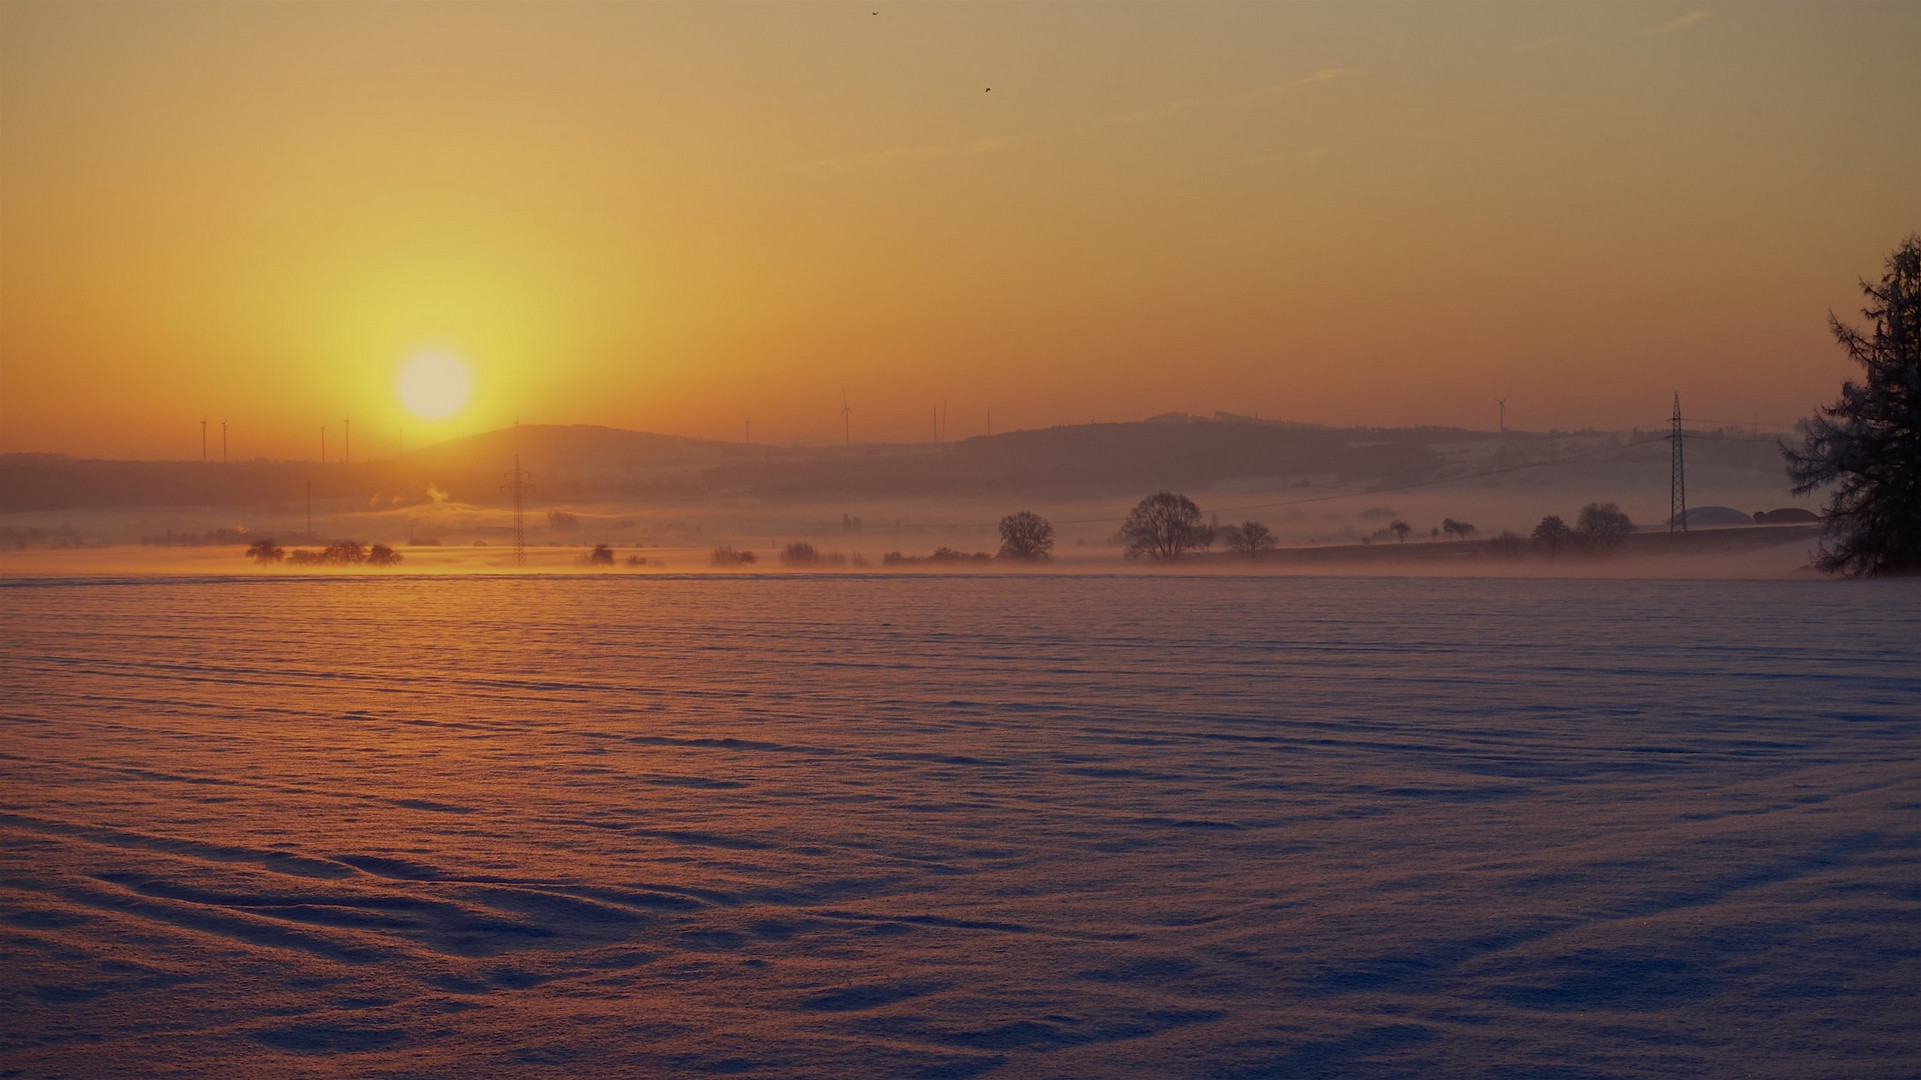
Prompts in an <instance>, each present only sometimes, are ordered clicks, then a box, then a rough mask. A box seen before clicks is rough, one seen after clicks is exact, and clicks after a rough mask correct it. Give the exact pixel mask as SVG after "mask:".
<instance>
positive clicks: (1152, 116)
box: [1107, 68, 1355, 124]
mask: <svg viewBox="0 0 1921 1080" xmlns="http://www.w3.org/2000/svg"><path fill="white" fill-rule="evenodd" d="M1354 72H1355V69H1354V68H1322V69H1321V70H1319V71H1317V72H1315V73H1314V74H1312V75H1304V76H1302V77H1301V78H1298V79H1289V80H1288V81H1286V82H1279V83H1271V84H1269V85H1267V86H1261V87H1256V88H1255V89H1253V90H1247V91H1243V92H1241V93H1238V94H1224V95H1221V96H1219V97H1184V98H1179V99H1177V100H1174V101H1170V102H1168V103H1167V104H1165V105H1158V106H1155V107H1154V108H1152V109H1142V110H1140V111H1139V112H1129V113H1116V114H1114V115H1113V116H1110V117H1108V118H1107V122H1108V123H1111V124H1146V123H1152V122H1154V121H1157V120H1167V119H1169V118H1171V117H1174V116H1178V115H1180V114H1181V113H1184V112H1186V111H1188V110H1189V109H1199V108H1212V107H1216V106H1222V105H1240V104H1244V103H1247V102H1253V101H1262V100H1265V99H1267V98H1272V97H1277V96H1279V95H1281V94H1285V93H1287V92H1288V91H1289V90H1293V89H1295V88H1296V87H1301V86H1308V85H1310V84H1313V83H1323V82H1328V81H1330V80H1333V79H1338V78H1340V77H1341V76H1343V75H1352V74H1354Z"/></svg>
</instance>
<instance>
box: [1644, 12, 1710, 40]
mask: <svg viewBox="0 0 1921 1080" xmlns="http://www.w3.org/2000/svg"><path fill="white" fill-rule="evenodd" d="M1712 14H1714V13H1713V12H1711V11H1690V12H1688V13H1687V14H1686V15H1683V16H1681V17H1680V18H1678V19H1676V20H1674V21H1673V22H1671V23H1664V24H1663V25H1660V26H1657V27H1655V28H1654V29H1652V30H1649V31H1648V32H1647V36H1648V37H1653V36H1654V35H1656V34H1672V33H1674V32H1675V31H1676V30H1685V29H1687V28H1688V27H1690V26H1693V25H1694V24H1695V23H1698V22H1700V21H1701V20H1702V19H1705V18H1707V17H1708V16H1709V15H1712Z"/></svg>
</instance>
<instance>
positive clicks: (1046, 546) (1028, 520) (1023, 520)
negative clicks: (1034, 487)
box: [1000, 510, 1054, 562]
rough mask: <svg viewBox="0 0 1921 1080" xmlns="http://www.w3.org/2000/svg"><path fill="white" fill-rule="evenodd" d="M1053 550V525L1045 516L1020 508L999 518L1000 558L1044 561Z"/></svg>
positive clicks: (1050, 556)
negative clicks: (1019, 510)
mask: <svg viewBox="0 0 1921 1080" xmlns="http://www.w3.org/2000/svg"><path fill="white" fill-rule="evenodd" d="M1053 552H1054V526H1053V525H1052V524H1050V523H1049V522H1048V520H1047V519H1046V518H1044V517H1042V516H1040V515H1039V514H1036V513H1034V512H1033V511H1031V510H1022V511H1021V512H1019V513H1017V514H1009V515H1007V516H1006V517H1004V518H1002V519H1001V550H1000V557H1001V558H1003V559H1019V560H1023V561H1027V562H1045V561H1047V560H1049V559H1052V558H1053V557H1054V554H1053Z"/></svg>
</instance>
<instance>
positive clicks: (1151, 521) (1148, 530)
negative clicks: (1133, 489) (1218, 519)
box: [1121, 491, 1214, 562]
mask: <svg viewBox="0 0 1921 1080" xmlns="http://www.w3.org/2000/svg"><path fill="white" fill-rule="evenodd" d="M1121 535H1122V536H1124V537H1126V538H1127V557H1128V558H1130V559H1138V558H1140V557H1141V556H1143V555H1145V556H1147V557H1148V558H1150V559H1154V560H1155V561H1157V562H1172V561H1174V560H1176V559H1179V558H1180V557H1181V556H1182V555H1184V554H1186V553H1187V552H1189V551H1199V550H1204V549H1205V548H1206V547H1207V546H1208V545H1209V544H1211V543H1213V542H1214V530H1213V529H1212V528H1210V527H1208V525H1207V524H1206V523H1205V522H1203V521H1202V520H1201V509H1200V507H1198V506H1195V505H1194V500H1192V499H1190V498H1188V497H1187V496H1185V495H1176V494H1174V493H1173V492H1171V491H1162V492H1157V493H1155V494H1153V495H1149V496H1148V497H1147V498H1145V499H1142V500H1141V501H1140V502H1139V503H1138V504H1136V505H1135V507H1134V509H1133V510H1132V511H1130V512H1129V513H1128V515H1127V521H1126V522H1125V523H1124V524H1123V525H1121Z"/></svg>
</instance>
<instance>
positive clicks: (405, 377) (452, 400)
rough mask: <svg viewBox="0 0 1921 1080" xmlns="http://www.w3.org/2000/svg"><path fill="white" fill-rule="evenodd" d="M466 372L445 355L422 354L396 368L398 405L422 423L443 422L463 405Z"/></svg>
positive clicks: (465, 392) (466, 385)
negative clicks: (426, 421)
mask: <svg viewBox="0 0 1921 1080" xmlns="http://www.w3.org/2000/svg"><path fill="white" fill-rule="evenodd" d="M470 388H471V387H470V381H469V379H468V378H467V369H466V368H464V367H462V366H461V365H460V361H458V360H456V359H454V358H453V357H451V356H448V355H447V354H446V353H425V354H423V355H421V356H416V357H414V358H413V359H412V360H409V361H407V363H406V366H404V367H402V368H401V369H400V402H401V404H403V405H405V406H407V411H408V412H410V413H413V414H414V415H415V416H418V417H419V418H421V419H422V420H445V419H447V418H448V417H449V416H452V415H453V414H455V413H457V412H459V411H460V407H461V406H462V405H465V404H467V392H468V390H469V389H470Z"/></svg>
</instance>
